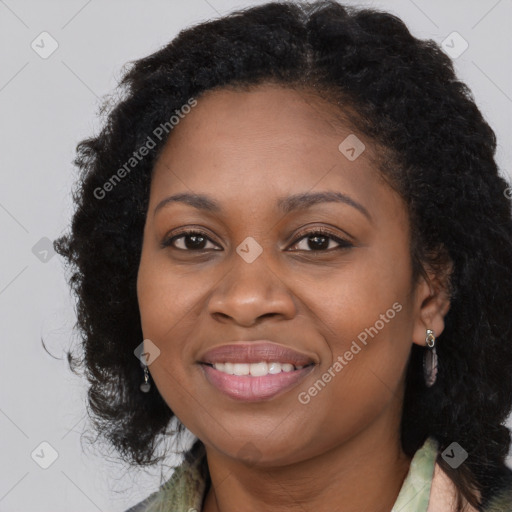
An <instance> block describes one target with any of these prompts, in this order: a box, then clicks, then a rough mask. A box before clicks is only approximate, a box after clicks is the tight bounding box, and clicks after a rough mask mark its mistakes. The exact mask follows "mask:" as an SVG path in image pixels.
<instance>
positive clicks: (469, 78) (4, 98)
mask: <svg viewBox="0 0 512 512" xmlns="http://www.w3.org/2000/svg"><path fill="white" fill-rule="evenodd" d="M261 3H264V2H263V1H261V2H260V1H241V0H239V1H235V0H187V1H186V2H178V1H175V0H172V1H171V0H168V1H157V0H150V1H142V0H138V1H135V0H123V1H112V0H110V1H105V0H104V1H99V0H89V1H86V0H72V1H67V2H63V1H60V2H58V1H55V0H54V1H49V0H45V1H40V0H39V1H36V0H30V1H29V0H23V1H22V0H5V1H3V0H0V38H1V40H0V52H1V57H2V61H1V62H2V66H1V67H0V109H1V110H0V124H1V129H0V130H1V131H0V133H1V141H2V151H0V169H1V173H0V228H1V233H2V255H1V267H0V268H1V270H0V315H1V316H0V325H2V331H3V333H2V351H3V357H2V358H1V360H2V363H1V364H2V367H1V376H2V385H1V400H0V428H1V432H2V435H1V437H0V449H1V452H0V453H1V455H0V459H1V461H2V462H1V468H0V511H1V512H7V511H9V512H14V511H24V512H27V511H30V512H46V511H52V512H60V511H62V512H64V511H66V512H69V511H70V510H73V511H74V512H89V511H97V510H100V511H123V510H125V509H126V508H127V507H128V506H129V505H131V504H133V503H135V502H137V501H138V500H140V499H141V498H143V497H145V496H146V495H147V494H148V493H149V492H151V491H153V490H155V489H156V488H157V487H158V484H159V478H158V475H159V471H158V470H152V471H128V470H127V468H126V467H123V466H122V465H120V464H116V463H114V462H112V461H110V460H107V459H105V457H102V456H99V455H98V454H95V453H94V452H90V451H88V452H86V453H83V451H82V447H81V444H80V434H81V432H82V431H83V428H84V426H85V409H84V400H85V386H84V382H83V381H82V380H80V379H79V378H78V377H75V376H74V375H73V374H72V373H70V371H69V370H68V367H67V362H66V361H65V360H64V359H55V358H52V357H50V356H49V355H48V354H47V353H46V352H45V351H44V350H43V349H42V346H41V342H40V338H41V337H44V339H45V341H46V344H47V347H48V350H49V351H50V352H51V353H52V354H54V355H55V356H57V357H58V358H61V357H63V355H64V348H67V347H68V346H69V345H70V343H71V341H72V338H75V337H74V336H73V335H72V327H73V324H74V321H75V317H74V309H73V300H72V298H71V297H70V293H69V291H68V287H67V284H66V282H65V279H64V271H63V266H62V262H61V260H60V258H59V257H58V256H55V255H53V254H52V252H51V249H50V251H49V252H45V251H46V249H49V248H50V247H49V243H50V241H51V240H53V239H55V238H56V237H58V236H59V235H60V234H62V232H63V231H64V230H65V229H66V227H67V225H68V222H69V219H70V216H71V213H72V204H71V198H70V190H71V187H72V184H73V182H74V177H75V170H74V167H73V166H72V163H71V162H72V159H73V157H74V150H75V146H76V144H77V142H78V141H79V140H81V139H82V138H84V137H87V136H90V135H91V134H93V133H95V132H96V131H97V129H98V128H99V121H98V118H97V117H96V114H97V109H98V106H99V100H100V98H101V97H102V95H104V94H106V93H108V92H111V91H112V90H113V89H114V87H115V86H116V83H117V80H118V79H119V77H120V75H121V69H122V66H123V64H125V63H126V62H128V61H129V60H133V59H137V58H140V57H143V56H145V55H147V54H149V53H151V52H153V51H155V50H156V49H158V48H159V47H160V46H162V45H164V44H165V43H167V42H168V41H170V40H171V39H172V38H173V37H174V36H175V35H176V34H177V32H178V31H179V30H181V29H182V28H185V27H187V26H188V25H190V24H192V23H196V22H199V21H202V20H206V19H210V18H212V17H216V16H218V15H219V14H225V13H227V12H228V11H230V10H232V9H234V8H237V7H244V6H250V5H256V4H261ZM347 3H353V4H356V5H368V6H376V7H381V8H383V9H385V10H388V11H391V12H394V13H396V14H398V15H399V16H400V17H401V18H402V19H403V20H404V21H405V23H406V24H407V25H408V26H409V28H410V29H411V31H412V33H413V34H414V35H416V36H417V37H420V38H432V39H434V40H436V41H438V42H441V41H443V40H444V39H445V38H446V37H447V36H448V35H449V34H451V33H452V32H453V31H457V32H458V33H459V34H461V36H462V37H463V38H464V39H465V40H466V41H467V42H468V44H469V47H468V49H467V50H466V51H465V52H464V53H463V54H462V55H461V56H459V57H457V58H455V59H454V60H455V62H456V68H457V71H458V74H459V76H460V77H461V78H462V80H464V81H465V82H466V83H467V84H468V85H469V87H470V88H471V90H472V92H473V94H474V96H475V99H476V102H477V104H478V105H479V107H480V108H481V109H482V111H483V112H484V115H485V117H486V118H487V120H488V121H489V123H490V125H491V126H492V127H493V128H494V130H495V132H496V134H497V137H498V142H499V147H498V152H497V160H498V163H499V165H500V168H501V169H502V171H503V174H504V175H508V177H509V180H510V171H511V170H512V165H511V162H512V153H511V151H512V150H511V148H510V145H509V144H507V142H508V141H510V139H511V137H510V136H511V131H512V123H511V118H512V77H511V67H510V55H511V54H512V36H511V33H510V30H509V26H510V20H511V19H512V1H511V0H499V1H496V0H478V1H477V0H473V1H467V0H456V1H446V0H436V1H432V0H430V1H427V0H415V1H413V0H399V1H374V2H347ZM43 31H47V32H48V33H49V34H51V36H52V37H53V38H54V39H55V40H56V41H57V43H58V45H59V46H58V49H57V50H56V51H55V52H54V53H53V54H52V55H50V56H49V57H48V58H46V59H43V58H41V56H40V55H39V54H38V53H36V51H35V50H34V49H32V47H31V44H32V42H33V41H34V40H35V43H34V44H39V45H40V46H42V43H40V39H41V38H40V37H39V35H40V34H41V32H43ZM38 41H39V43H38ZM45 41H46V43H45V48H46V50H48V48H50V41H49V40H48V39H46V40H45ZM454 44H455V43H454ZM458 44H459V43H456V44H455V49H457V45H458ZM459 48H460V46H459ZM41 51H42V50H41ZM34 247H35V249H34ZM141 341H142V340H141ZM141 375H142V373H141ZM42 442H47V443H49V444H50V445H51V446H52V447H53V448H54V449H55V450H56V453H57V455H58V456H57V459H56V460H55V462H54V463H53V464H52V465H51V466H50V467H48V468H47V469H42V468H41V467H40V466H39V465H38V464H36V462H35V461H34V459H33V458H32V457H31V453H32V452H33V451H34V450H35V449H38V450H39V451H38V453H40V454H41V453H44V457H47V456H48V454H49V453H50V451H49V449H47V448H44V446H43V452H41V448H40V443H42ZM38 447H39V448H38ZM44 457H43V456H41V457H40V459H39V460H42V459H43V458H44ZM35 458H36V457H35ZM509 460H510V459H509ZM169 462H170V463H172V462H173V461H172V460H170V461H169ZM164 474H165V476H167V477H168V476H169V474H170V469H165V471H164Z"/></svg>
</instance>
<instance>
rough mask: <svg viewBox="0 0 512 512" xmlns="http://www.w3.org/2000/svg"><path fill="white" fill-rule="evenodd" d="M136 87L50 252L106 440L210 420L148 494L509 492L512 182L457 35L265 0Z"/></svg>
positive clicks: (191, 503) (167, 506) (206, 29)
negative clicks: (66, 284)
mask: <svg viewBox="0 0 512 512" xmlns="http://www.w3.org/2000/svg"><path fill="white" fill-rule="evenodd" d="M122 86H123V88H124V89H123V91H124V93H125V94H124V97H123V98H121V99H119V100H118V101H117V103H115V104H114V106H113V107H112V108H110V110H109V112H108V118H107V122H106V124H105V127H104V129H103V130H102V132H101V133H100V134H99V135H98V136H97V137H94V138H90V139H88V140H85V141H82V142H81V143H80V144H79V146H78V148H77V149H78V156H77V159H76V164H77V165H78V166H79V167H80V168H81V169H82V176H81V180H80V182H79V184H78V188H77V191H76V192H75V201H76V212H75V215H74V218H73V224H72V228H71V232H70V233H69V234H68V235H66V236H63V237H61V238H60V239H59V240H58V241H57V242H56V250H57V251H58V252H59V253H60V254H61V255H62V256H64V257H65V258H67V260H68V261H69V263H70V265H71V267H72V269H73V272H72V276H71V284H72V285H73V287H74V290H75V292H76V294H77V297H78V326H79V328H80V329H81V332H82V335H83V342H84V343H83V346H84V350H85V352H84V358H83V360H82V362H83V363H84V364H85V366H86V369H87V377H88V379H89V381H90V385H91V387H90V392H89V400H90V404H89V405H90V409H91V410H92V412H93V414H94V416H93V419H94V421H95V425H96V427H97V429H98V432H99V433H100V435H101V436H103V437H104V438H105V439H107V440H108V441H109V442H110V443H112V444H113V446H115V447H116V448H117V449H118V451H119V453H120V455H121V456H122V457H123V459H124V460H126V461H128V462H131V463H133V464H136V465H141V466H142V465H147V464H152V463H156V462H158V461H161V460H162V458H163V456H161V457H157V456H156V445H157V442H158V441H160V440H162V435H164V434H165V433H166V430H167V428H168V427H169V424H170V421H171V420H172V419H173V418H174V419H176V420H177V421H178V425H179V429H178V433H177V434H176V435H179V434H180V433H181V432H183V430H184V427H186V428H187V429H189V430H190V431H191V432H192V433H193V434H194V436H195V437H196V441H195V443H194V444H193V446H192V448H191V449H190V450H188V451H187V452H186V453H185V458H184V461H183V463H182V464H181V465H180V466H179V467H178V468H177V469H176V470H175V472H174V474H173V476H172V478H171V479H170V480H169V481H168V482H166V483H165V484H163V485H162V486H161V488H160V489H159V491H157V492H156V493H154V494H152V495H151V496H149V497H148V498H147V499H146V500H144V501H143V502H141V503H139V504H138V505H137V506H136V507H134V508H132V509H130V510H131V511H150V510H151V511H153V510H169V511H171V510H172V511H191V510H201V511H205V512H217V511H218V512H226V511H232V510H248V511H253V510H273V511H281V510H305V511H306V510H307V511H309V510H315V511H317V510H320V511H323V510H343V511H344V512H349V511H350V512H352V511H362V510H371V511H372V512H381V511H382V512H384V511H390V510H393V511H395V512H398V511H399V510H400V511H406V510H407V511H415V512H427V511H429V512H433V511H435V512H438V511H441V510H442V511H447V510H453V511H455V510H457V511H462V510H466V511H475V510H485V511H490V510H494V511H497V510H501V511H503V510H512V507H511V503H512V471H511V470H510V469H508V468H507V467H506V466H505V463H504V459H505V457H506V455H507V453H508V451H509V446H510V432H509V430H508V429H507V428H506V427H505V426H504V422H505V420H506V418H507V416H508V414H509V413H510V409H511V404H512V398H511V397H512V382H511V379H510V374H511V370H512V347H511V345H510V342H509V340H510V338H511V336H512V323H511V321H510V313H511V306H510V290H511V289H512V269H511V261H512V221H511V202H510V199H509V198H508V197H509V191H510V189H509V188H508V187H507V183H506V181H505V180H504V179H503V178H501V177H500V176H499V173H498V169H497V166H496V163H495V160H494V152H495V146H496V141H495V136H494V133H493V131H492V130H491V128H490V127H489V126H488V125H487V124H486V122H485V121H484V119H483V117H482V115H481V113H480V111H479V110H478V108H477V107H476V105H475V103H474V102H473V100H472V97H471V94H470V92H469V91H468V89H467V87H466V86H465V85H464V84H462V83H461V82H460V81H458V80H457V78H456V77H455V75H454V71H453V66H452V64H451V61H450V59H449V58H448V57H447V56H445V55H444V54H443V53H442V51H441V50H440V48H439V47H438V46H437V45H436V44H435V43H433V42H432V41H420V40H418V39H415V38H414V37H412V36H411V34H410V33H409V31H408V30H407V28H406V27H405V26H404V24H403V23H402V22H401V21H400V20H399V19H397V18H396V17H394V16H392V15H390V14H387V13H382V12H377V11H374V10H356V9H351V8H347V7H343V6H341V5H339V4H337V3H335V2H331V1H327V2H316V3H313V4H310V5H306V4H296V3H269V4H266V5H263V6H260V7H255V8H252V9H248V10H245V11H240V12H237V13H233V14H231V15H229V16H226V17H223V18H221V19H219V20H215V21H212V22H208V23H203V24H201V25H198V26H196V27H193V28H190V29H188V30H185V31H183V32H182V33H180V34H179V35H178V37H177V38H176V39H175V40H174V41H172V42H171V43H170V44H169V45H167V46H165V47H164V48H162V49H161V50H160V51H158V52H156V53H154V54H153V55H150V56H148V57H146V58H143V59H140V60H138V61H136V62H134V63H133V65H132V67H131V68H130V69H129V70H128V71H127V73H126V74H125V76H124V78H123V81H122Z"/></svg>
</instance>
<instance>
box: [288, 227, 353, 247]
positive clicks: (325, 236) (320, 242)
mask: <svg viewBox="0 0 512 512" xmlns="http://www.w3.org/2000/svg"><path fill="white" fill-rule="evenodd" d="M302 240H304V242H305V247H303V248H299V250H301V251H307V252H326V251H330V250H336V249H346V248H349V247H354V246H353V244H351V243H350V242H349V241H348V240H345V239H343V238H340V237H338V236H336V235H333V234H332V233H330V232H329V231H326V230H323V229H315V230H312V231H308V232H306V233H301V235H299V238H297V239H296V241H295V242H294V244H293V246H296V245H298V243H299V242H301V241H302ZM331 242H334V243H335V244H338V247H332V246H331Z"/></svg>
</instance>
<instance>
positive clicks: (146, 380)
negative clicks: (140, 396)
mask: <svg viewBox="0 0 512 512" xmlns="http://www.w3.org/2000/svg"><path fill="white" fill-rule="evenodd" d="M150 389H151V384H150V383H149V372H148V367H147V366H146V365H144V382H143V383H142V384H141V385H140V390H141V391H142V392H143V393H147V392H148V391H149V390H150Z"/></svg>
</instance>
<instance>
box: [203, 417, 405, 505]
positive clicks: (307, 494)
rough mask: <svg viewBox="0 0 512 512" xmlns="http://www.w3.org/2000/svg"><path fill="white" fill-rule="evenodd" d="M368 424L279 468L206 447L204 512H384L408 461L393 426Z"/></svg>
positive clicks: (385, 423)
mask: <svg viewBox="0 0 512 512" xmlns="http://www.w3.org/2000/svg"><path fill="white" fill-rule="evenodd" d="M390 427H391V425H390V424H389V422H386V421H384V422H383V423H382V424H381V425H380V424H379V423H378V422H377V424H375V425H372V426H371V427H369V428H368V429H366V430H365V431H363V432H361V433H360V434H359V435H358V436H355V437H353V438H352V439H350V440H349V441H347V442H345V443H343V444H340V445H339V446H336V447H334V448H331V449H329V450H327V451H325V452H324V453H322V454H320V455H318V456H316V457H314V458H309V459H307V460H303V461H300V462H297V463H294V464H290V465H286V466H279V467H268V466H265V467H261V466H248V465H247V464H245V463H241V462H239V461H237V460H233V459H232V458H228V457H226V456H225V455H223V454H222V453H220V452H218V451H216V450H214V449H213V448H211V447H206V452H207V459H208V467H209V472H210V478H211V482H212V484H211V486H210V489H209V490H208V492H207V494H206V497H205V500H204V505H203V510H204V512H238V511H239V510H241V509H242V510H244V511H247V512H260V511H261V510H272V511H275V512H281V511H283V512H284V511H289V510H296V509H300V510H301V511H304V512H309V511H311V512H312V511H319V510H339V507H340V505H343V512H365V511H367V512H389V511H390V510H391V509H392V507H393V505H394V503H395V501H396V498H397V496H398V493H399V492H400V488H401V486H402V484H403V481H404V479H405V476H406V475H407V471H408V469H409V465H410V460H411V459H410V458H409V457H407V456H406V455H405V454H404V453H403V451H402V449H401V446H400V440H399V435H398V432H399V429H398V428H397V425H393V426H392V427H393V428H390Z"/></svg>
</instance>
